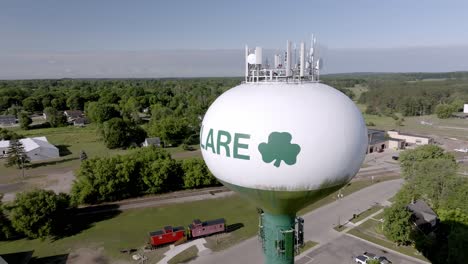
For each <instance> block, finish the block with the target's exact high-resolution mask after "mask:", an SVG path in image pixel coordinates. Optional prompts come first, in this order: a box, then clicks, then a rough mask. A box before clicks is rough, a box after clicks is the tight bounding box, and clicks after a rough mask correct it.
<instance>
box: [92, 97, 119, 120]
mask: <svg viewBox="0 0 468 264" xmlns="http://www.w3.org/2000/svg"><path fill="white" fill-rule="evenodd" d="M86 114H87V116H88V117H89V118H90V119H91V121H93V122H96V123H98V124H102V123H104V122H105V121H107V120H110V119H112V118H114V117H120V113H119V111H117V109H116V106H115V105H112V104H101V103H98V102H90V103H88V105H87V107H86Z"/></svg>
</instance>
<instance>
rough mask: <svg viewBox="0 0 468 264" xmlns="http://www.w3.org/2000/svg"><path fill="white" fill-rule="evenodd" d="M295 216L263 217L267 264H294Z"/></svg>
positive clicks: (271, 215) (264, 248)
mask: <svg viewBox="0 0 468 264" xmlns="http://www.w3.org/2000/svg"><path fill="white" fill-rule="evenodd" d="M295 219H296V216H295V215H274V214H269V213H266V212H265V213H264V215H263V223H262V225H263V232H264V240H263V243H264V244H263V251H264V254H265V264H293V263H294V239H295V235H294V226H295Z"/></svg>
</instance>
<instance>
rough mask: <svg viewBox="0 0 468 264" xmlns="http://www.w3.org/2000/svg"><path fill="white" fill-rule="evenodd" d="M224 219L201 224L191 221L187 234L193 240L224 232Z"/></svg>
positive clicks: (196, 220) (197, 221) (197, 220)
mask: <svg viewBox="0 0 468 264" xmlns="http://www.w3.org/2000/svg"><path fill="white" fill-rule="evenodd" d="M225 222H226V221H225V220H224V218H220V219H216V220H210V221H205V222H201V221H200V220H199V219H195V220H193V223H192V224H190V225H189V232H188V233H189V234H188V235H190V236H191V237H193V238H197V237H202V236H208V235H211V234H215V233H220V232H224V231H225Z"/></svg>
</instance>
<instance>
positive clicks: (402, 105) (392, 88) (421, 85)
mask: <svg viewBox="0 0 468 264" xmlns="http://www.w3.org/2000/svg"><path fill="white" fill-rule="evenodd" d="M368 87H369V91H367V92H364V93H362V94H361V96H360V98H359V101H358V102H359V103H361V104H365V105H366V106H367V109H366V113H367V114H383V115H392V114H394V113H397V112H398V113H401V114H402V115H403V116H419V115H428V114H433V113H435V112H436V108H437V106H439V105H450V110H453V112H457V111H460V110H462V109H463V103H466V102H468V82H467V81H466V80H444V81H427V82H424V81H418V82H401V81H379V80H374V81H369V82H368ZM444 110H445V109H444ZM449 116H450V115H449ZM441 117H443V116H441Z"/></svg>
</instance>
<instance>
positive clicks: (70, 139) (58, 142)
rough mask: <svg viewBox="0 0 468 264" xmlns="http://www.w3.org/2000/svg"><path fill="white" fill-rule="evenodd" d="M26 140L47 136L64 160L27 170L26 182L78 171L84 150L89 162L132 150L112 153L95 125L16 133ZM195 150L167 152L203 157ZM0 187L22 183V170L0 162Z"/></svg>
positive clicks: (183, 155) (45, 163)
mask: <svg viewBox="0 0 468 264" xmlns="http://www.w3.org/2000/svg"><path fill="white" fill-rule="evenodd" d="M12 130H13V131H15V132H16V133H19V134H22V135H24V136H25V137H39V136H46V137H47V139H48V141H49V142H50V143H51V144H53V145H55V146H56V147H57V148H59V151H60V156H61V157H60V158H59V159H53V160H48V161H45V162H33V163H32V164H31V165H30V166H29V168H28V169H26V170H25V175H26V178H32V177H42V176H45V175H49V174H50V173H64V172H68V171H76V170H77V169H78V168H79V166H80V160H79V156H80V153H81V151H82V150H84V151H85V152H86V154H87V155H88V158H93V157H109V156H112V155H117V154H125V153H127V152H128V150H122V149H108V148H107V147H106V146H105V145H104V142H103V141H102V140H101V138H100V136H99V132H98V128H97V126H96V125H95V124H89V125H88V126H86V127H74V126H67V127H58V128H42V129H32V130H21V129H19V128H14V129H12ZM192 147H193V149H194V150H192V151H186V150H183V149H182V147H181V146H179V147H174V148H166V149H165V150H167V151H168V152H169V153H171V155H172V156H173V158H175V159H185V158H191V157H201V153H200V151H199V146H198V145H194V146H192ZM0 168H1V169H0V184H6V183H14V182H18V181H20V180H21V170H19V169H17V168H15V167H9V168H7V167H5V166H4V161H3V160H0Z"/></svg>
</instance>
